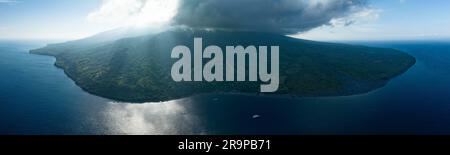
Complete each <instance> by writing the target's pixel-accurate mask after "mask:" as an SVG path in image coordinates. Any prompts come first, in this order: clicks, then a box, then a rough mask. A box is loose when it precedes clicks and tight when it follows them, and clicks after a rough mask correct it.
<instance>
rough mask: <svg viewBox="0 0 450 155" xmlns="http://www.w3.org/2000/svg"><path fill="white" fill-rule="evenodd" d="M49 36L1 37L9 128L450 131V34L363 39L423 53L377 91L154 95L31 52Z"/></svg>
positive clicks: (4, 122)
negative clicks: (102, 81) (109, 84)
mask: <svg viewBox="0 0 450 155" xmlns="http://www.w3.org/2000/svg"><path fill="white" fill-rule="evenodd" d="M43 43H44V42H41V43H40V42H17V41H16V42H12V41H9V42H8V41H2V42H0V75H1V76H0V134H450V42H449V43H446V42H390V43H382V42H377V43H362V42H361V43H358V44H366V45H370V46H379V47H391V48H397V49H401V50H403V51H405V52H408V53H410V54H411V55H413V56H414V57H416V59H417V64H416V65H414V66H413V67H412V68H411V69H410V70H409V71H408V72H406V73H405V74H403V75H401V76H398V77H396V78H395V79H393V80H392V81H391V82H389V83H388V85H386V86H385V87H383V88H381V89H378V90H375V91H373V92H370V93H367V94H362V95H354V96H347V97H321V98H288V97H273V96H272V97H262V96H249V95H224V94H210V95H201V96H196V97H191V98H185V99H181V100H174V101H169V102H162V103H144V104H130V103H117V102H114V101H111V100H108V99H104V98H101V97H97V96H94V95H90V94H88V93H86V92H84V91H82V90H81V89H80V88H79V87H78V86H76V85H75V84H74V82H73V81H72V80H70V79H69V78H68V77H67V76H66V75H65V74H64V72H63V71H62V70H61V69H58V68H56V67H54V66H53V63H54V61H55V59H54V58H53V57H48V56H39V55H33V54H29V53H28V50H29V49H32V48H37V47H41V46H43V45H44V44H43ZM256 115H258V116H259V117H258V118H253V116H256Z"/></svg>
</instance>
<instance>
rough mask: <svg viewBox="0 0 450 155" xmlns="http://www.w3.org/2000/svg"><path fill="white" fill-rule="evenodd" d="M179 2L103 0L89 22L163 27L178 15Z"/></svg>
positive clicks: (169, 0) (89, 17)
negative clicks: (162, 25)
mask: <svg viewBox="0 0 450 155" xmlns="http://www.w3.org/2000/svg"><path fill="white" fill-rule="evenodd" d="M177 4H178V0H127V1H124V0H103V3H102V5H101V6H100V7H99V8H98V9H97V10H95V11H94V12H91V13H90V14H89V15H88V17H87V18H88V21H90V22H93V23H100V24H113V25H115V26H116V27H121V26H147V25H161V24H165V23H167V22H169V21H170V19H172V17H173V16H174V15H175V14H176V9H177Z"/></svg>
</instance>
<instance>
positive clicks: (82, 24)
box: [0, 0, 450, 40]
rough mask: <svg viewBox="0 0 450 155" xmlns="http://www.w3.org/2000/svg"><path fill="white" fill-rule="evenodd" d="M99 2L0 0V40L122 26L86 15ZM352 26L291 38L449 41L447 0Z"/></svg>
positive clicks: (396, 9)
mask: <svg viewBox="0 0 450 155" xmlns="http://www.w3.org/2000/svg"><path fill="white" fill-rule="evenodd" d="M102 4H104V3H102V1H101V0H39V1H37V0H0V39H77V38H82V37H86V36H89V35H92V34H95V33H98V32H102V31H106V30H109V29H113V28H115V27H120V26H123V24H122V23H123V20H118V21H115V22H109V23H108V22H95V21H92V20H89V17H88V16H89V15H90V14H92V13H93V12H96V11H98V10H99V9H100V8H101V7H102ZM370 5H371V8H372V9H371V10H370V11H368V12H366V13H363V14H360V15H358V16H356V17H355V18H357V19H356V22H355V23H354V24H352V25H350V26H344V25H341V26H339V25H335V26H322V27H319V28H316V29H314V30H311V31H309V32H306V33H303V34H298V35H294V36H296V37H301V38H306V39H314V40H405V39H407V40H414V39H443V38H450V1H447V0H376V1H375V0H373V1H371V4H370Z"/></svg>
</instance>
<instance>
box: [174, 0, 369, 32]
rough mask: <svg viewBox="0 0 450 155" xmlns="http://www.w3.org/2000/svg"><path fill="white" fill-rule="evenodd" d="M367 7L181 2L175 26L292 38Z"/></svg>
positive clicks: (340, 0)
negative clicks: (256, 32) (296, 34)
mask: <svg viewBox="0 0 450 155" xmlns="http://www.w3.org/2000/svg"><path fill="white" fill-rule="evenodd" d="M365 7H367V2H366V0H181V1H180V5H179V8H178V13H177V15H176V16H175V18H174V23H175V24H176V25H185V26H188V27H192V28H211V29H228V30H249V31H263V32H273V33H280V34H293V33H298V32H304V31H308V30H310V29H313V28H316V27H319V26H322V25H326V24H330V21H331V20H332V19H335V18H343V17H346V16H348V15H350V14H352V13H355V12H357V11H359V10H361V9H362V8H365Z"/></svg>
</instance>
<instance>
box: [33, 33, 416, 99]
mask: <svg viewBox="0 0 450 155" xmlns="http://www.w3.org/2000/svg"><path fill="white" fill-rule="evenodd" d="M194 37H202V38H203V43H204V45H218V46H220V47H225V46H227V45H243V46H249V45H255V46H280V88H279V90H278V91H277V92H276V93H277V94H285V95H292V96H339V95H352V94H359V93H365V92H368V91H371V90H374V89H376V88H379V87H382V86H384V85H385V84H386V83H387V82H388V80H389V79H391V78H393V77H395V76H397V75H399V74H401V73H403V72H405V71H406V70H407V69H408V68H409V67H411V66H412V65H413V64H414V63H415V59H414V58H413V57H412V56H410V55H408V54H405V53H403V52H400V51H397V50H393V49H383V48H372V47H365V46H354V45H344V44H334V43H322V42H314V41H307V40H300V39H295V38H290V37H286V36H282V35H277V34H268V33H256V32H225V31H217V32H209V31H191V30H173V31H166V32H162V33H159V34H153V35H145V36H139V37H132V38H124V39H120V40H116V41H104V42H100V41H98V42H95V41H90V42H89V43H86V42H88V41H74V42H68V43H62V44H54V45H48V46H46V47H44V48H41V49H36V50H32V51H31V53H35V54H43V55H51V56H55V57H56V63H55V65H56V66H58V67H61V68H62V69H64V71H65V72H66V74H67V75H68V76H69V77H71V78H72V79H73V80H74V81H75V82H76V83H77V85H79V86H80V87H81V88H83V89H84V90H86V91H88V92H90V93H93V94H96V95H99V96H103V97H106V98H111V99H115V100H120V101H128V102H144V101H165V100H170V99H177V98H182V97H187V96H191V95H195V94H199V93H210V92H225V93H229V92H239V93H258V92H259V85H260V83H258V82H253V83H252V82H231V83H228V82H227V83H207V82H181V83H177V82H174V81H173V80H172V78H171V75H170V69H171V67H172V64H173V63H174V62H175V61H176V59H171V58H170V53H171V50H172V48H173V47H175V46H177V45H186V46H188V47H189V48H191V49H192V47H191V46H192V45H193V38H194ZM91 40H95V39H91Z"/></svg>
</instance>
